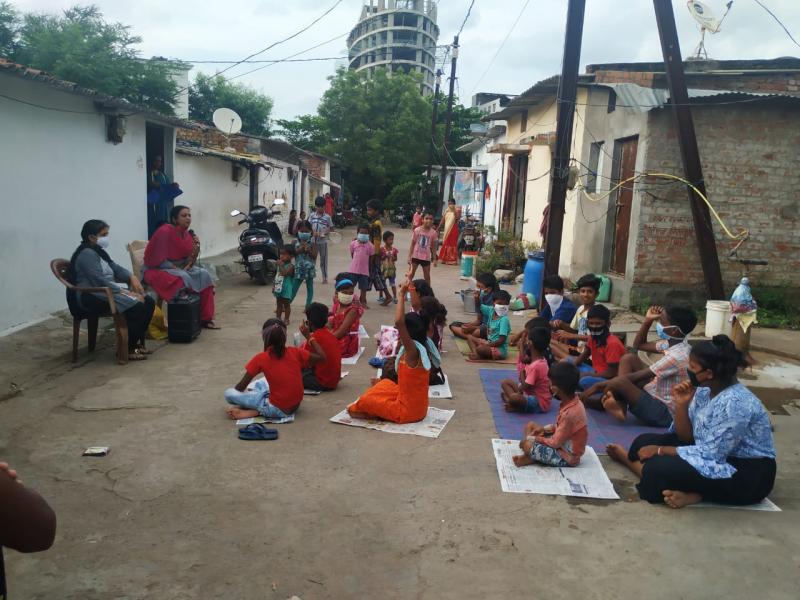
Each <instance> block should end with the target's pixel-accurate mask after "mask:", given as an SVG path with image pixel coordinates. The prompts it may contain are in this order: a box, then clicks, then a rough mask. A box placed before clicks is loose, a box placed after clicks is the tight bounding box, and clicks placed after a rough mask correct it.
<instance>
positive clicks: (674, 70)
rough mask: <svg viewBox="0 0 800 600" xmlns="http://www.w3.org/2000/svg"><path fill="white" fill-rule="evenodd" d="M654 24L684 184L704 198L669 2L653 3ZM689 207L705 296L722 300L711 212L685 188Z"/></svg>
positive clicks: (681, 61) (670, 3) (700, 171)
mask: <svg viewBox="0 0 800 600" xmlns="http://www.w3.org/2000/svg"><path fill="white" fill-rule="evenodd" d="M653 7H654V8H655V11H656V22H657V23H658V37H659V38H660V40H661V53H662V54H663V55H664V67H665V70H666V72H667V84H668V85H669V96H670V102H671V103H672V114H673V116H674V117H675V125H676V127H677V129H678V142H679V144H680V149H681V161H682V162H683V172H684V175H685V177H686V179H687V180H688V181H690V182H691V183H692V185H694V186H695V187H697V189H698V190H700V192H701V193H702V194H703V196H707V193H706V184H705V181H704V180H703V167H702V165H701V163H700V151H699V150H698V149H697V137H696V135H695V131H694V120H693V119H692V111H691V109H690V108H689V93H688V92H687V90H686V78H685V77H684V73H683V58H682V56H681V48H680V44H679V43H678V31H677V29H676V27H675V13H674V12H673V10H672V0H653ZM686 190H687V191H688V193H689V204H690V205H691V207H692V220H693V221H694V234H695V239H696V240H697V249H698V251H699V252H700V264H701V265H702V267H703V275H704V277H705V284H706V295H707V296H708V299H709V300H722V299H723V298H724V295H725V290H724V286H723V284H722V272H721V270H720V266H719V256H718V255H717V244H716V240H715V238H714V229H713V227H712V226H711V213H710V211H709V210H708V206H707V205H706V204H705V202H703V199H702V198H701V197H700V196H698V195H697V193H696V192H695V191H694V190H693V189H692V188H690V187H688V186H687V188H686Z"/></svg>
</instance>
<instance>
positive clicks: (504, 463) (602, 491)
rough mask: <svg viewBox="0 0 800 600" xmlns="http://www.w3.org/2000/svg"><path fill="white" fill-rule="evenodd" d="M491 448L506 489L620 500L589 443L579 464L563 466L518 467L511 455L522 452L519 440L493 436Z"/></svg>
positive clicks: (530, 492) (526, 492) (517, 491)
mask: <svg viewBox="0 0 800 600" xmlns="http://www.w3.org/2000/svg"><path fill="white" fill-rule="evenodd" d="M492 448H493V450H494V457H495V460H496V461H497V474H498V475H499V476H500V486H501V487H502V489H503V491H504V492H514V493H518V494H554V495H557V496H579V497H582V498H604V499H610V500H619V496H617V493H616V492H615V491H614V486H613V485H611V481H610V480H609V479H608V475H606V472H605V470H604V469H603V465H601V464H600V459H599V458H597V454H596V453H595V451H594V449H593V448H592V447H591V446H586V453H585V454H584V455H583V456H582V457H581V462H580V464H579V465H578V466H577V467H566V468H563V469H562V468H558V467H545V466H541V465H530V466H527V467H517V466H516V465H515V464H514V461H513V459H512V457H513V456H515V455H518V454H521V451H520V449H519V441H518V440H517V441H515V440H498V439H494V440H492Z"/></svg>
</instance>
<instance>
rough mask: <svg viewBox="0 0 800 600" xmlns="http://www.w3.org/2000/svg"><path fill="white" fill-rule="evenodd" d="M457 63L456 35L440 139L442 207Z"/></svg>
mask: <svg viewBox="0 0 800 600" xmlns="http://www.w3.org/2000/svg"><path fill="white" fill-rule="evenodd" d="M457 63H458V36H456V37H455V38H454V39H453V60H452V61H451V62H450V95H449V96H448V98H447V117H446V118H445V121H444V139H443V140H442V178H441V180H440V181H439V202H440V205H439V206H440V208H442V209H444V205H445V204H446V203H447V198H445V197H444V192H445V185H444V182H445V179H447V158H448V156H449V154H448V150H447V140H448V139H449V138H450V129H451V125H452V118H453V94H454V93H455V86H456V64H457Z"/></svg>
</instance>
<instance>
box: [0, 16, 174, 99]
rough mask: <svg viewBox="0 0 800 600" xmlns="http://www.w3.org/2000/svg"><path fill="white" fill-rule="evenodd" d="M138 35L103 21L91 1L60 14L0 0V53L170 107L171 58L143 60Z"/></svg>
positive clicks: (61, 75)
mask: <svg viewBox="0 0 800 600" xmlns="http://www.w3.org/2000/svg"><path fill="white" fill-rule="evenodd" d="M139 43H141V38H140V37H137V36H135V35H132V34H131V32H130V27H128V26H127V25H123V24H121V23H107V22H106V21H104V20H103V15H102V13H101V12H100V10H99V9H98V8H97V7H96V6H75V7H73V8H70V9H68V10H65V11H64V13H63V15H61V16H58V15H48V14H36V13H27V14H25V15H24V16H23V17H22V18H21V19H20V18H19V16H18V14H17V13H16V11H15V10H14V9H13V7H12V6H11V4H10V3H7V2H5V3H3V4H0V54H1V55H3V56H5V57H7V58H9V59H10V60H12V61H14V62H18V63H20V64H23V65H26V66H28V67H33V68H36V69H42V70H43V71H47V72H48V73H50V74H51V75H53V76H55V77H58V78H60V79H65V80H68V81H74V82H75V83H77V84H79V85H81V86H84V87H87V88H91V89H94V90H97V91H99V92H102V93H104V94H108V95H110V96H117V97H120V98H124V99H126V100H128V101H129V102H133V103H135V104H141V105H143V106H147V107H149V108H152V109H154V110H157V111H159V112H163V113H166V114H173V113H174V106H175V103H176V96H177V94H178V84H177V83H176V82H175V81H174V80H173V78H172V71H173V70H174V69H175V67H176V66H179V65H176V64H175V63H170V62H168V61H164V60H143V59H141V58H140V56H139V53H138V51H137V50H136V48H135V46H136V45H137V44H139Z"/></svg>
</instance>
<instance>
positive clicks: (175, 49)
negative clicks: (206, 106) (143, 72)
mask: <svg viewBox="0 0 800 600" xmlns="http://www.w3.org/2000/svg"><path fill="white" fill-rule="evenodd" d="M705 1H706V4H707V5H709V6H710V7H711V8H712V10H714V11H715V13H716V14H717V15H718V16H721V15H722V13H724V10H725V3H726V2H725V1H724V0H705ZM335 2H336V0H225V1H224V2H223V1H218V0H169V1H166V2H165V1H163V0H160V1H155V0H137V1H136V2H120V1H119V0H95V2H94V4H96V5H97V6H99V7H100V9H101V10H102V12H103V14H104V16H105V18H106V19H107V20H109V21H119V22H121V23H124V24H126V25H130V26H131V27H132V31H133V32H134V33H135V34H136V35H139V36H140V37H141V38H142V43H141V45H140V47H139V49H140V51H141V54H142V56H145V57H150V56H166V57H168V58H176V59H182V60H187V61H202V60H234V61H235V60H240V59H243V58H244V57H246V56H248V55H250V54H253V53H254V52H258V51H259V50H261V49H263V48H265V47H266V46H269V45H270V44H272V43H273V42H275V41H277V40H280V39H282V38H285V37H287V36H289V35H291V34H292V33H295V32H296V31H299V30H300V29H302V28H304V27H305V26H306V25H308V24H309V23H311V22H312V21H314V20H315V19H316V18H318V17H319V16H320V15H322V14H323V13H324V12H325V11H326V10H328V9H329V8H330V7H331V6H333V5H334V4H335ZM525 2H526V0H475V5H474V7H473V9H472V13H471V15H470V17H469V20H468V21H467V23H466V26H465V27H464V30H463V33H462V34H461V38H460V46H461V50H460V55H459V63H458V77H457V92H458V93H459V96H460V98H461V101H462V103H464V104H468V103H469V102H470V101H471V97H472V94H474V93H476V92H501V93H507V94H517V93H520V92H522V91H524V90H525V89H527V88H529V87H530V86H531V85H533V84H534V83H536V82H537V81H539V80H541V79H544V78H546V77H549V76H551V75H554V74H557V73H559V72H560V69H561V56H562V53H563V43H564V26H565V21H566V8H567V0H528V4H527V7H525V10H524V12H522V16H521V18H520V20H519V23H518V24H517V25H516V27H515V28H514V30H513V32H512V33H511V35H510V36H509V38H508V41H507V42H506V43H505V45H504V46H503V47H502V49H501V51H500V53H499V54H498V56H497V58H496V59H495V60H494V62H492V57H493V56H494V55H495V53H496V52H497V50H498V48H499V47H500V45H501V43H502V41H503V39H504V38H505V37H506V35H508V33H509V31H510V30H511V28H512V25H513V24H514V21H515V20H516V18H517V16H518V15H519V14H520V11H521V10H522V9H523V6H524V5H525ZM762 2H763V3H764V4H765V5H766V6H768V7H769V8H770V9H771V10H772V11H773V12H774V13H775V14H776V15H777V16H778V17H779V18H780V19H781V21H782V22H783V23H784V24H785V25H786V27H787V28H788V29H789V31H790V32H792V35H794V37H795V38H796V39H798V41H800V2H798V1H797V0H762ZM82 3H83V4H88V3H90V2H88V1H84V2H82ZM12 4H14V6H15V7H16V8H17V9H19V10H21V11H23V12H29V11H33V12H49V13H55V12H58V11H61V10H64V9H65V8H68V7H69V6H72V5H74V4H76V2H75V1H74V0H12ZM586 4H587V7H586V17H585V23H584V32H583V47H582V50H581V71H583V68H584V67H585V65H587V64H596V63H603V62H636V61H656V60H661V49H660V45H659V40H658V31H657V29H656V23H655V17H654V14H653V3H652V2H651V0H587V2H586ZM362 5H363V0H342V1H341V3H340V4H338V6H336V8H335V9H334V10H333V11H331V12H330V14H328V15H327V16H325V17H324V18H323V19H321V20H320V21H319V22H318V23H317V24H316V25H314V26H313V27H311V28H310V29H309V30H308V31H306V32H304V33H302V34H301V35H299V36H297V37H296V38H294V39H292V40H290V41H288V42H285V43H282V44H279V45H277V46H275V47H274V48H273V49H271V50H269V51H267V52H265V53H263V54H261V55H259V56H258V57H256V58H255V59H254V60H270V59H273V60H274V59H282V58H286V57H287V56H289V55H291V54H294V53H297V52H301V51H303V50H306V49H309V48H311V47H313V46H315V45H317V44H320V43H321V42H325V41H327V40H330V39H331V38H334V37H335V36H337V35H340V34H342V37H341V38H339V39H337V40H335V41H333V42H331V43H329V44H326V45H324V46H321V47H319V48H317V49H314V50H310V51H309V52H307V53H305V54H303V55H302V56H298V58H313V57H340V56H345V55H346V54H347V47H346V42H345V40H346V35H345V34H347V33H349V31H350V29H351V28H352V27H353V26H354V25H355V24H356V22H357V20H358V17H359V15H360V11H361V6H362ZM469 5H470V0H440V1H439V16H438V24H439V27H440V30H441V34H440V37H439V44H440V45H446V44H450V43H452V40H453V36H454V35H455V34H456V33H457V31H458V29H459V27H460V26H461V23H462V22H463V20H464V17H465V15H466V13H467V8H468V7H469ZM673 6H674V10H675V16H676V21H677V26H678V33H679V36H680V44H681V51H682V53H683V55H684V57H686V56H688V55H689V54H690V53H691V52H692V50H693V49H694V46H695V45H696V44H697V42H698V41H699V38H700V34H699V28H698V26H697V25H696V23H695V21H694V20H693V19H692V18H691V16H690V15H689V11H688V10H687V7H686V2H685V1H684V0H673ZM706 48H707V50H708V54H709V57H711V58H716V59H756V58H777V57H780V56H800V47H798V46H797V45H795V44H794V43H793V42H792V41H791V39H789V36H787V34H786V33H785V32H784V31H783V30H782V29H781V28H780V26H779V25H778V23H776V22H775V21H774V20H773V18H772V17H771V16H770V15H769V14H768V13H767V12H766V11H765V10H764V9H763V8H761V7H760V6H759V5H758V4H757V3H756V2H755V0H736V1H735V2H734V4H733V8H732V10H731V12H730V14H729V15H728V17H727V19H726V20H725V22H724V24H723V27H722V31H721V32H720V33H717V34H716V35H707V36H706ZM346 64H347V61H346V60H327V61H319V62H288V63H281V64H276V65H272V66H269V67H268V68H265V69H261V70H259V71H257V72H255V73H252V74H248V75H244V76H242V77H238V78H236V79H235V81H238V82H242V83H245V84H246V85H248V86H251V87H252V88H254V89H256V90H258V91H260V92H263V93H265V94H267V95H269V96H271V97H272V98H273V100H274V102H275V106H274V109H273V117H274V118H286V119H290V118H293V117H295V116H297V115H301V114H309V113H314V112H315V111H316V107H317V105H318V103H319V100H320V97H321V96H322V93H323V92H324V91H325V89H326V88H327V86H328V82H327V78H328V77H329V76H331V75H332V74H333V73H334V72H335V70H336V67H337V65H342V66H346ZM226 66H227V65H216V64H199V63H198V64H196V65H195V69H194V70H193V71H192V77H193V75H194V73H196V72H197V71H198V70H199V71H202V72H204V73H214V72H215V70H220V69H222V68H225V67H226ZM258 66H263V65H258V64H252V65H247V64H243V65H240V66H237V67H236V68H234V69H231V70H230V71H227V72H226V73H225V76H226V77H227V76H236V75H240V74H243V73H245V72H246V71H249V70H251V69H253V68H255V67H258ZM487 69H488V70H487ZM448 70H449V67H448ZM484 73H485V74H484Z"/></svg>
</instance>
